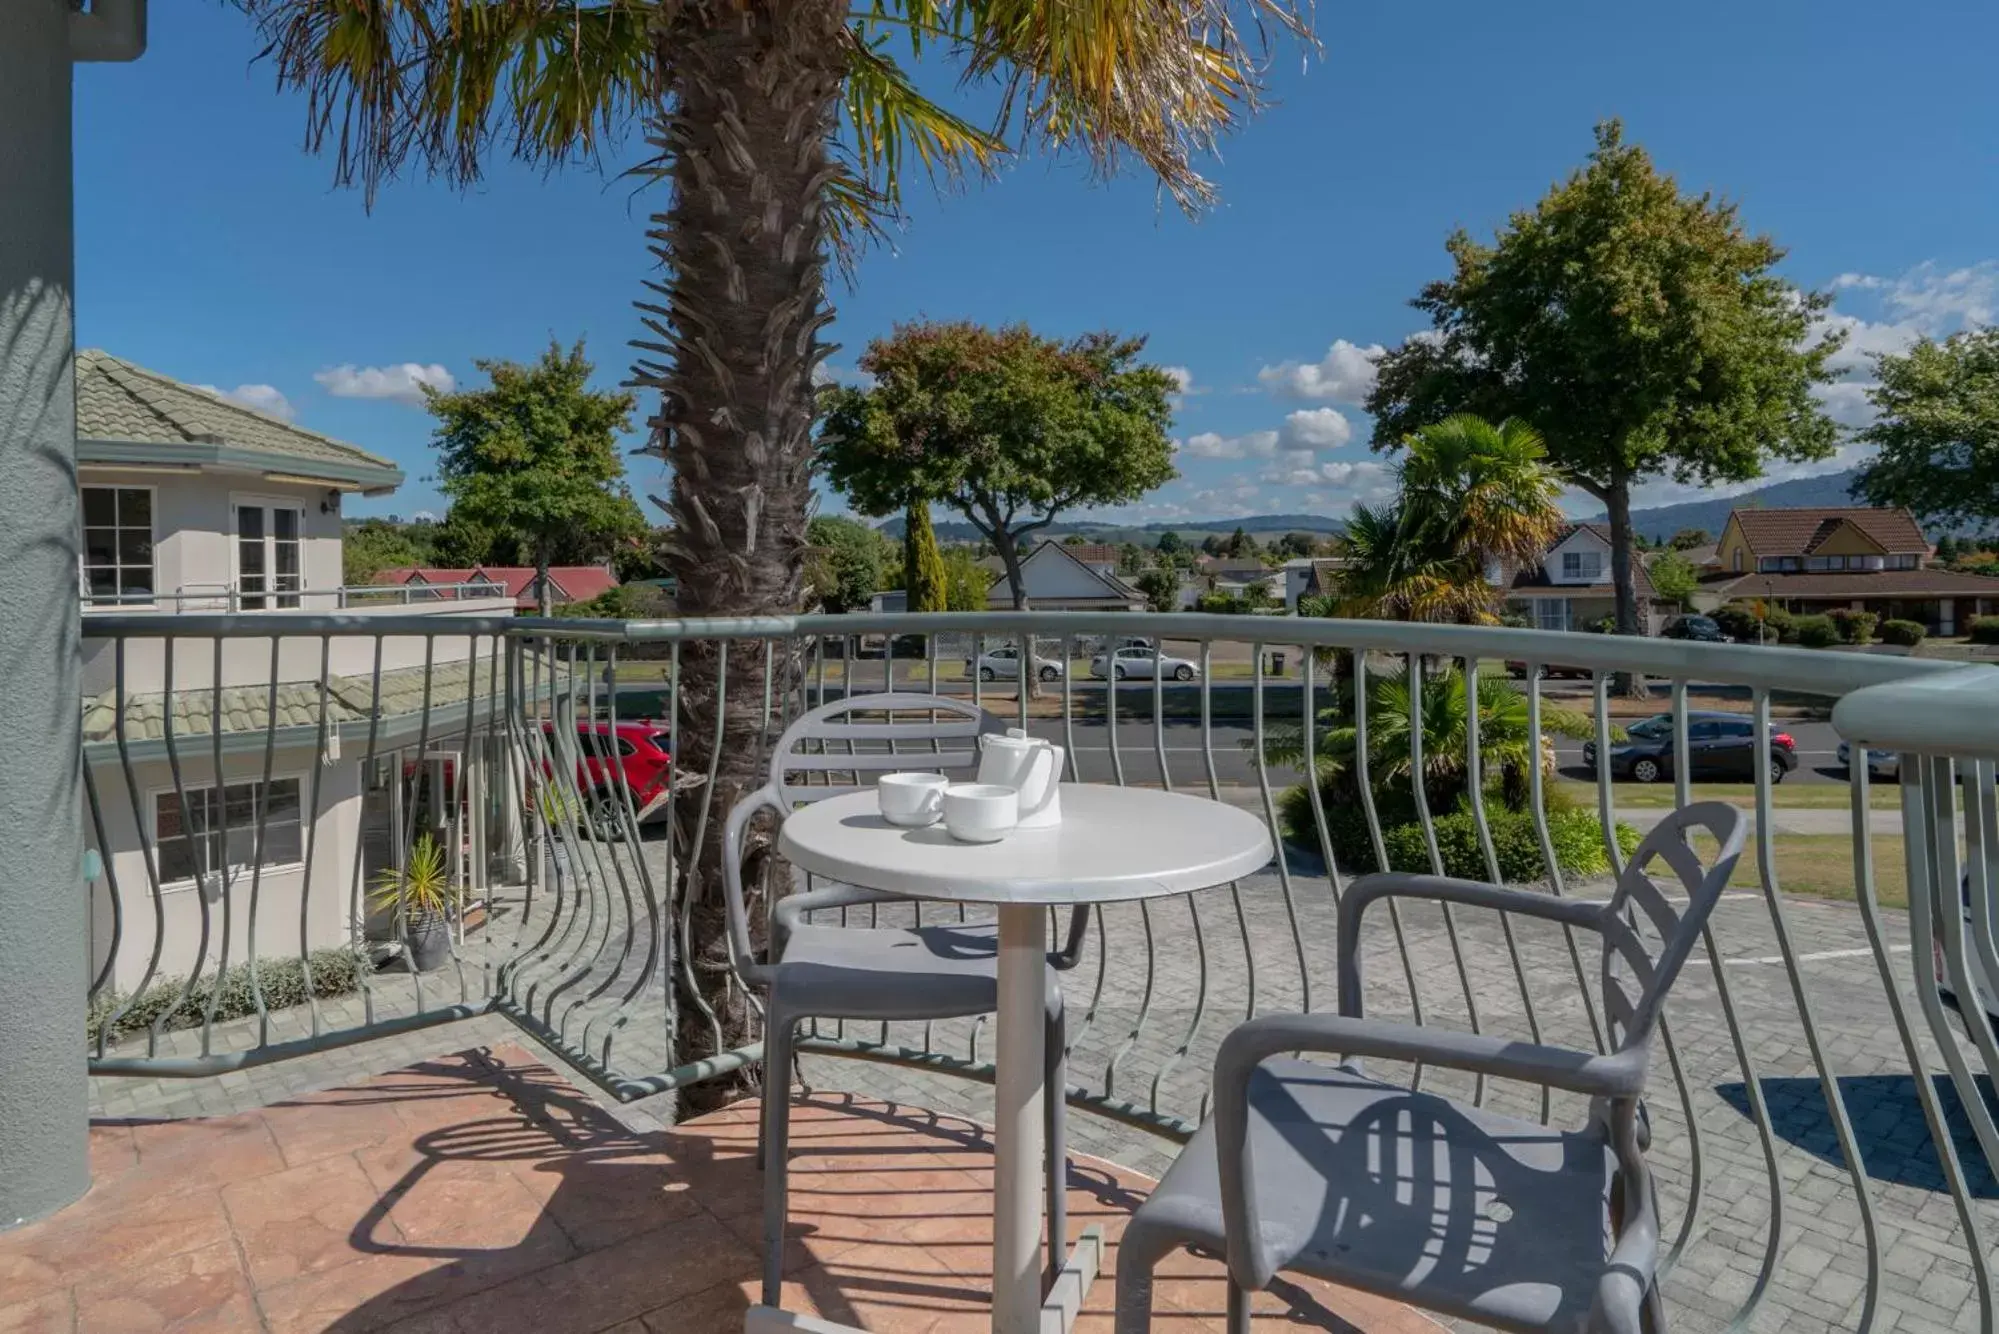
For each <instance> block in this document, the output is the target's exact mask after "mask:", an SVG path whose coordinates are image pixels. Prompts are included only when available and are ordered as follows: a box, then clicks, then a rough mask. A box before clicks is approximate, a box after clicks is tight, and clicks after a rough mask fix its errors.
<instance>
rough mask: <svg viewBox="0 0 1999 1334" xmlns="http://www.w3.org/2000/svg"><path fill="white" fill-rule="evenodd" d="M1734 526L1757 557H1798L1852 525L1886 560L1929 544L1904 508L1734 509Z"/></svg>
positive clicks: (1914, 518) (1923, 550)
mask: <svg viewBox="0 0 1999 1334" xmlns="http://www.w3.org/2000/svg"><path fill="white" fill-rule="evenodd" d="M1734 517H1735V522H1736V526H1737V527H1739V528H1741V530H1742V540H1743V541H1744V542H1746V543H1748V544H1749V549H1750V551H1752V552H1754V553H1755V554H1756V555H1758V556H1803V555H1806V554H1808V553H1809V552H1812V551H1815V550H1817V549H1818V548H1819V547H1820V546H1822V545H1824V543H1825V541H1826V539H1828V538H1829V537H1831V536H1832V535H1833V534H1834V533H1836V532H1838V531H1839V530H1840V529H1841V528H1842V527H1844V526H1845V525H1847V524H1849V523H1850V524H1852V525H1853V526H1854V527H1855V528H1858V529H1859V530H1860V531H1861V532H1862V533H1864V534H1865V535H1866V536H1867V537H1869V538H1870V539H1872V540H1873V541H1874V542H1875V543H1876V544H1877V545H1878V546H1880V548H1881V549H1882V550H1883V551H1885V552H1887V553H1888V554H1890V555H1900V554H1903V553H1906V552H1917V553H1923V552H1927V551H1928V550H1929V549H1930V544H1929V543H1928V541H1926V540H1925V539H1924V537H1923V530H1922V528H1921V526H1920V525H1918V524H1917V523H1916V517H1915V516H1914V515H1913V514H1911V513H1909V511H1908V510H1906V509H1870V508H1863V507H1858V506H1847V507H1839V506H1814V507H1810V508H1798V509H1739V510H1736V511H1735V515H1734Z"/></svg>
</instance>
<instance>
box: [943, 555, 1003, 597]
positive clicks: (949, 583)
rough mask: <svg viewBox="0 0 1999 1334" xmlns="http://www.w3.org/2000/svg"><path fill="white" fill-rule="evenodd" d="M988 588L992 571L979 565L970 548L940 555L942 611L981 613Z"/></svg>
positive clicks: (990, 584) (991, 578)
mask: <svg viewBox="0 0 1999 1334" xmlns="http://www.w3.org/2000/svg"><path fill="white" fill-rule="evenodd" d="M992 585H993V575H992V571H991V570H988V569H987V568H986V567H985V566H983V565H981V564H979V558H978V557H977V556H975V555H973V554H972V551H971V548H969V547H951V548H949V549H947V550H946V551H945V552H944V590H945V603H946V605H945V608H944V610H946V611H984V610H985V609H986V592H987V590H988V589H990V588H991V587H992Z"/></svg>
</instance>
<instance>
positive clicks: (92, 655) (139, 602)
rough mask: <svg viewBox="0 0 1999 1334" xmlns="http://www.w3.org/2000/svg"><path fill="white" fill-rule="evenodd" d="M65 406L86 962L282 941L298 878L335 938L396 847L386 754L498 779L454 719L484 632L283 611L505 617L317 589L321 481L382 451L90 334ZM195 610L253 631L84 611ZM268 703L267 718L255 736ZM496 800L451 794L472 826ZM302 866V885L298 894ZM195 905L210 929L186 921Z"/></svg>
mask: <svg viewBox="0 0 1999 1334" xmlns="http://www.w3.org/2000/svg"><path fill="white" fill-rule="evenodd" d="M76 412H77V437H78V439H77V461H78V469H77V492H78V494H77V505H78V510H79V515H80V522H81V528H82V536H83V545H82V562H81V567H80V569H79V571H78V576H79V579H80V580H81V583H82V595H83V615H84V621H83V636H84V642H83V651H84V669H83V682H84V695H85V697H84V699H83V701H82V706H83V736H84V759H85V762H86V764H87V765H88V766H89V779H90V782H89V792H90V794H91V806H92V810H91V818H90V824H91V830H92V840H93V843H94V845H95V847H96V850H97V852H98V853H99V856H100V866H101V872H100V874H99V875H98V877H97V879H96V881H95V883H94V887H93V897H92V925H93V940H94V948H95V950H96V954H97V957H96V959H95V960H94V966H95V967H96V968H98V969H102V968H105V967H107V966H108V967H109V968H110V977H111V981H112V984H113V985H114V986H116V987H119V988H121V989H129V988H131V987H134V986H136V985H138V983H139V982H140V980H141V979H142V978H144V977H145V976H146V975H147V973H148V967H149V957H150V947H151V945H152V943H153V942H154V941H155V940H158V941H160V942H162V943H163V947H164V948H163V951H162V953H161V954H160V956H159V957H158V958H157V959H156V960H152V963H153V965H155V966H154V967H153V968H152V970H151V971H152V976H154V977H156V978H157V977H170V976H185V975H187V974H189V973H191V972H193V971H196V969H197V968H199V967H209V968H212V967H213V966H214V964H215V962H216V960H217V959H218V958H219V957H220V955H219V951H220V950H221V949H222V948H223V941H224V940H225V939H226V940H228V941H230V942H231V943H230V945H229V946H228V948H229V949H230V958H229V961H230V962H232V963H236V962H241V961H242V959H243V958H244V957H245V951H246V950H247V949H254V950H255V951H256V952H257V953H259V954H265V955H278V954H293V955H295V954H296V953H297V951H298V949H299V944H300V936H301V921H300V909H301V900H302V899H304V900H305V901H306V902H308V903H309V905H310V913H311V920H309V921H306V922H304V923H303V932H304V935H305V938H306V940H307V943H308V944H310V945H312V946H314V947H317V946H323V945H333V944H339V943H343V942H346V941H348V940H350V939H352V938H354V937H355V936H356V935H357V934H358V933H359V931H360V930H361V927H362V923H361V922H359V921H357V920H356V919H355V917H354V915H353V903H354V897H353V895H351V894H350V893H349V892H348V887H350V886H352V885H354V884H356V883H357V881H356V871H357V869H358V870H359V872H360V874H361V876H362V877H364V878H365V877H366V876H368V875H371V874H373V873H374V872H375V871H377V870H379V869H380V868H381V867H383V866H387V865H391V864H394V863H395V862H396V861H397V859H398V858H399V856H400V849H399V847H398V844H399V842H400V840H396V839H392V838H391V834H390V831H391V830H393V829H396V828H398V827H399V826H400V822H399V820H398V819H397V818H396V817H397V816H398V815H399V814H400V813H401V812H402V810H403V809H404V808H403V805H402V803H403V802H404V800H405V798H406V797H407V796H408V793H409V787H410V785H409V783H408V782H407V781H405V774H406V772H408V773H415V772H420V771H422V770H424V769H425V768H430V769H432V770H440V769H441V766H442V765H444V764H446V763H450V762H452V761H454V760H455V761H457V762H459V763H460V765H461V767H460V768H459V770H458V772H460V773H463V774H465V775H466V779H467V781H466V785H465V786H466V787H467V788H468V789H476V790H480V791H482V792H484V793H485V794H486V795H488V796H492V795H494V794H496V793H497V792H498V791H499V788H498V786H497V785H495V784H491V783H488V782H486V781H485V779H486V770H487V766H488V764H490V763H492V762H495V760H496V754H495V752H494V750H492V749H491V748H488V747H486V746H485V741H484V738H483V737H482V738H481V741H480V742H479V743H477V744H471V743H468V742H467V741H466V739H465V736H464V733H465V729H466V726H467V723H468V720H470V721H471V722H472V723H473V724H474V725H475V726H476V725H478V724H480V723H481V722H482V721H483V720H485V719H487V718H489V717H490V711H489V710H487V708H486V704H485V698H484V695H485V687H484V686H482V684H481V683H482V682H484V681H489V680H491V675H492V674H491V672H490V666H491V663H492V655H493V647H494V646H493V643H492V640H491V638H490V637H488V638H485V639H484V640H483V641H481V642H480V643H478V644H476V645H475V643H474V642H473V640H472V639H471V638H470V637H468V636H463V635H455V636H453V635H446V636H441V637H431V638H428V639H427V638H424V637H411V636H395V637H387V636H385V637H382V638H380V639H378V640H373V641H371V640H369V639H367V638H363V637H359V636H341V637H337V638H333V639H321V638H319V637H317V636H314V635H311V634H304V633H301V634H295V635H286V634H284V633H283V630H284V627H285V625H286V623H287V622H288V621H297V620H298V619H299V618H301V617H302V616H305V615H308V614H311V613H316V612H327V611H335V610H338V611H341V612H342V613H343V614H344V615H348V616H361V617H367V616H378V615H404V616H407V615H410V614H412V613H416V614H426V615H428V614H435V615H438V616H440V617H459V616H465V615H472V614H481V613H483V614H487V615H492V614H495V613H500V614H506V613H511V611H512V609H513V602H512V599H511V598H509V597H506V596H469V595H468V596H454V597H453V600H451V601H450V602H449V603H448V604H447V603H443V602H432V603H428V604H418V605H408V604H405V603H404V601H403V600H402V599H399V598H398V599H388V598H383V597H381V596H379V594H377V595H375V596H372V597H368V596H362V597H360V598H359V599H358V600H357V598H356V594H357V593H364V592H365V590H352V589H345V588H342V587H341V523H340V512H341V506H342V502H343V500H344V498H345V497H346V496H348V495H352V494H355V493H360V494H364V495H383V494H386V493H388V492H390V491H392V490H394V489H395V487H396V486H397V485H398V484H400V483H401V482H402V480H403V474H402V472H401V470H400V469H398V468H397V467H396V466H395V465H394V464H392V463H390V462H389V461H388V460H386V459H383V458H379V457H377V456H375V455H373V454H369V453H367V452H365V451H363V450H360V449H357V448H355V447H354V446H352V445H348V444H344V443H342V442H341V441H338V440H334V439H331V438H330V437H327V436H323V435H320V434H318V433H317V432H314V431H308V430H305V429H304V428H302V427H299V426H296V425H293V424H292V423H290V422H286V421H282V420H280V419H278V418H276V417H271V416H267V415H265V414H263V413H260V412H255V411H252V410H251V409H248V408H245V407H241V406H239V405H237V404H235V403H232V402H229V401H226V400H224V399H222V398H220V397H218V396H217V395H215V394H212V393H209V392H206V391H204V390H201V389H197V388H194V387H192V386H190V385H185V384H181V383H178V382H176V381H174V380H171V379H169V378H167V377H166V376H163V375H159V374H156V373H154V372H152V371H148V370H144V369H142V368H140V367H138V366H134V365H132V364H131V363H130V362H126V361H121V360H119V359H118V358H116V357H112V356H110V355H108V354H106V353H104V352H99V351H91V350H86V351H83V352H81V353H79V354H78V356H77V366H76ZM457 592H458V593H466V592H468V590H457ZM204 611H206V612H214V611H242V612H248V613H256V614H259V615H262V616H266V617H268V618H269V623H270V628H271V631H272V636H271V637H270V638H231V639H223V640H220V641H218V640H216V639H214V638H212V637H203V636H202V635H201V634H200V633H199V631H198V630H197V631H191V632H190V633H187V634H184V635H177V636H175V637H173V638H171V639H169V638H166V637H164V636H162V637H149V636H140V635H133V636H129V637H120V636H109V635H106V634H105V633H103V631H102V629H101V626H102V620H101V618H102V617H104V616H106V615H108V614H112V613H125V614H129V615H142V616H145V617H149V618H150V617H167V618H177V617H179V616H181V615H182V614H183V613H198V612H204ZM93 623H96V625H97V626H98V627H99V628H97V629H94V628H93ZM427 658H428V661H429V662H430V663H431V664H432V672H431V681H430V686H429V689H428V692H427V693H426V689H425V683H424V675H425V662H426V659H427ZM468 696H469V699H468ZM426 702H427V703H428V706H429V711H428V712H426V710H425V704H426ZM273 711H275V712H276V713H277V714H278V715H279V718H280V719H281V721H282V723H283V724H284V725H281V726H280V727H279V728H278V729H277V730H276V731H275V732H274V733H271V734H270V736H271V738H272V741H271V746H270V749H268V750H267V749H266V744H265V743H266V735H267V734H266V720H267V718H268V717H269V715H270V714H271V712H273ZM217 719H220V720H221V728H220V734H219V735H218V734H217V732H216V731H215V730H212V729H213V728H214V726H215V720H217ZM322 728H324V729H325V732H326V742H325V745H324V747H323V748H322V746H321V745H320V732H321V729H322ZM420 737H421V738H423V739H424V740H425V742H426V743H427V744H426V745H425V748H424V749H423V750H422V752H421V753H419V751H418V749H417V746H418V741H419V738H420ZM475 752H476V753H475ZM218 770H219V772H218ZM436 777H437V782H436V787H440V788H441V786H442V782H441V773H438V774H437V775H436ZM512 804H513V805H516V806H517V805H518V803H512ZM508 805H509V803H506V802H504V801H495V802H492V803H490V805H489V804H487V803H481V804H479V805H477V806H475V807H474V809H473V810H471V811H468V812H467V816H468V819H469V820H470V822H471V824H472V825H473V826H474V827H475V832H479V833H481V834H483V833H484V830H485V817H486V815H487V814H488V813H489V812H490V811H491V810H494V809H497V810H498V811H500V812H501V813H502V818H504V815H503V812H504V809H505V808H506V807H507V806H508ZM259 813H261V815H262V817H263V831H262V837H261V838H259V837H258V836H257V832H256V823H257V821H256V816H257V815H258V814H259ZM473 860H474V862H475V863H476V862H477V861H478V859H473ZM467 869H468V873H469V874H470V875H471V876H472V877H473V883H474V884H477V883H479V882H481V881H482V880H483V877H484V876H485V874H486V867H485V865H484V864H483V863H478V864H474V865H471V866H470V867H469V868H467ZM308 878H311V879H312V880H313V881H315V882H316V883H317V884H318V885H319V886H321V889H320V892H319V893H317V894H315V895H312V896H310V897H309V899H307V898H306V896H305V895H304V888H303V887H304V885H305V883H306V882H307V880H308ZM114 879H115V880H116V882H117V883H118V884H119V885H121V886H122V887H123V901H124V902H125V903H126V904H132V903H135V902H151V903H152V904H153V911H152V912H150V913H148V914H147V916H148V917H149V918H151V919H152V920H150V921H134V920H130V914H129V913H128V914H127V919H126V920H124V921H122V922H120V921H118V920H117V919H116V918H115V917H114V915H113V912H112V908H111V903H112V901H113V894H112V889H111V886H112V882H113V880H114ZM252 885H254V886H255V891H254V892H255V897H256V899H257V901H258V905H259V908H260V911H259V912H258V914H257V915H256V919H255V920H256V937H255V939H254V940H252V939H251V936H250V922H251V917H250V912H249V899H250V898H251V886H252ZM327 886H339V887H341V888H340V889H339V890H338V891H337V892H336V891H332V890H329V889H327V888H326V887H327ZM232 890H233V891H234V892H233V893H232V892H231V891H232ZM225 908H226V909H227V911H226V913H225V912H224V911H223V910H224V909H225ZM211 916H212V917H214V918H215V921H214V922H213V924H212V925H213V930H208V929H204V928H205V927H206V926H207V925H209V919H210V918H211ZM225 917H226V920H227V923H228V925H227V927H226V928H225V927H224V925H223V922H224V919H225ZM225 931H226V934H225ZM114 950H115V956H114ZM197 950H201V951H205V953H197V952H196V951H197Z"/></svg>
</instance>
